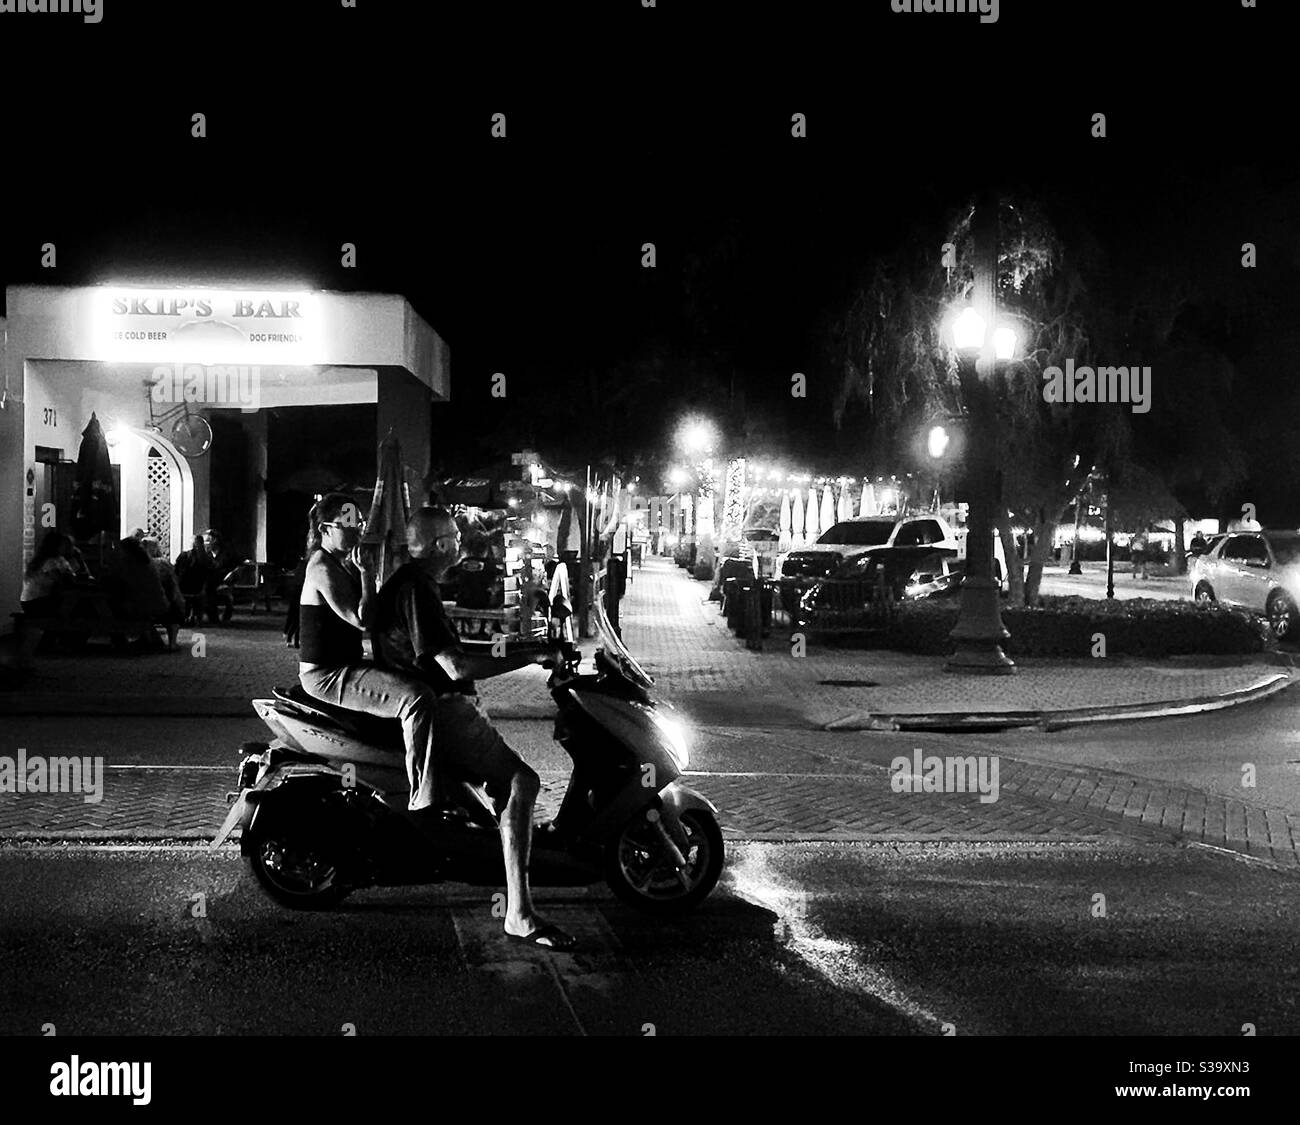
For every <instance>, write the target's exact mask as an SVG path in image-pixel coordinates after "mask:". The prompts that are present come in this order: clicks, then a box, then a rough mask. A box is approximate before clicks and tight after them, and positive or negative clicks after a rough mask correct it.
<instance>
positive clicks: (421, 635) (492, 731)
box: [371, 508, 577, 951]
mask: <svg viewBox="0 0 1300 1125" xmlns="http://www.w3.org/2000/svg"><path fill="white" fill-rule="evenodd" d="M406 544H407V551H408V553H409V555H410V559H411V561H410V562H408V563H406V564H405V565H404V566H402V567H400V568H399V569H398V570H397V571H395V572H394V574H393V575H392V577H390V578H389V579H388V581H387V582H385V583H384V587H383V589H382V590H381V591H380V592H379V594H378V597H377V601H376V605H375V610H374V620H373V623H372V624H371V640H372V642H373V645H374V652H375V660H376V662H377V663H378V664H379V665H380V666H381V667H383V668H385V669H387V670H389V671H391V672H394V673H397V674H398V675H401V676H404V677H411V678H415V679H418V680H421V681H422V682H423V683H425V684H427V685H428V687H429V689H430V690H431V691H432V692H433V695H434V700H435V702H434V707H433V740H434V748H435V754H436V756H437V767H438V768H439V769H441V770H443V771H455V772H456V773H458V774H460V775H462V776H467V777H470V778H474V779H476V780H482V781H483V782H484V783H485V787H486V789H487V792H488V795H489V796H490V797H491V798H492V801H493V803H494V804H495V806H496V809H497V811H498V813H499V818H500V823H501V845H502V850H503V852H504V855H505V869H506V890H507V903H506V919H505V932H506V936H507V937H508V938H511V939H512V940H515V941H523V942H529V943H531V944H534V945H540V946H543V947H545V948H548V949H555V950H562V951H567V950H570V949H572V948H573V947H574V946H575V945H576V944H577V943H576V941H575V940H574V938H573V937H572V936H570V935H569V934H566V933H565V932H564V931H563V930H561V929H560V928H559V927H558V926H554V925H549V924H547V923H546V922H544V921H543V920H542V919H541V918H539V917H538V915H537V913H536V911H535V910H534V908H533V900H532V893H531V891H530V889H529V886H528V856H529V851H530V848H531V845H532V827H533V808H534V806H535V805H536V803H537V794H538V792H539V791H540V789H541V781H540V779H539V778H538V776H537V773H536V772H535V771H534V770H533V769H531V768H530V767H529V766H528V765H527V763H525V762H524V760H523V759H522V758H520V757H519V755H518V754H516V753H515V752H514V750H512V749H511V748H510V747H509V746H508V745H506V742H505V740H504V739H503V738H502V737H501V735H500V734H499V733H498V732H497V730H496V728H495V727H493V726H492V724H491V723H490V722H489V721H488V717H487V714H486V712H485V711H484V710H483V707H482V705H481V704H480V703H479V700H478V693H477V690H476V689H475V687H474V681H475V680H479V679H486V678H488V677H489V676H499V675H501V674H502V673H504V672H511V671H514V670H515V669H516V668H522V667H523V666H524V665H526V664H533V663H537V662H538V661H539V660H540V659H541V658H542V657H544V656H548V655H549V654H550V646H549V645H548V644H546V643H543V642H533V641H518V642H515V643H514V644H512V645H511V646H510V650H509V652H508V653H507V654H506V655H505V656H502V657H494V656H475V655H470V654H468V653H466V652H465V651H464V649H463V648H462V647H461V644H460V641H459V638H458V637H457V635H456V631H455V630H454V629H453V628H452V626H451V622H450V621H448V619H447V615H446V612H445V611H444V610H443V607H442V599H441V597H440V595H439V592H438V582H439V581H440V580H441V579H442V578H443V576H444V575H445V574H446V572H447V570H448V569H449V568H450V567H451V566H452V565H453V564H454V563H456V562H457V561H458V560H459V558H460V531H459V529H458V528H457V526H456V520H455V518H454V517H453V516H452V515H451V513H449V512H448V511H447V510H446V509H445V508H421V509H420V510H419V511H417V512H415V513H414V514H413V515H412V516H411V518H410V521H409V522H408V523H407V526H406Z"/></svg>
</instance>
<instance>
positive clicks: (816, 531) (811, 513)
mask: <svg viewBox="0 0 1300 1125" xmlns="http://www.w3.org/2000/svg"><path fill="white" fill-rule="evenodd" d="M804 518H805V519H806V520H807V521H808V523H807V527H806V529H805V535H806V536H807V537H808V542H809V543H810V544H812V543H816V542H817V537H818V536H819V535H821V533H822V529H821V528H820V527H819V526H818V523H817V486H816V485H813V484H810V485H809V486H808V507H807V508H806V509H805V516H804Z"/></svg>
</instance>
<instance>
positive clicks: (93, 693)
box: [0, 559, 1283, 728]
mask: <svg viewBox="0 0 1300 1125" xmlns="http://www.w3.org/2000/svg"><path fill="white" fill-rule="evenodd" d="M707 594H708V588H707V584H706V583H703V582H698V581H695V580H693V579H691V578H689V577H687V575H686V574H685V572H683V571H682V570H680V569H679V568H678V567H676V566H674V565H673V564H672V563H671V562H668V561H667V560H663V559H649V560H647V562H646V565H645V566H644V567H643V568H642V569H641V570H638V571H635V572H634V573H633V576H632V581H631V582H630V584H629V586H628V592H627V596H626V597H625V599H624V601H623V605H622V607H621V618H622V628H623V637H624V640H625V641H626V643H627V645H628V647H629V649H630V650H631V651H632V652H633V654H634V655H635V656H636V657H637V658H638V659H639V660H640V661H641V662H642V664H643V665H644V666H645V668H646V670H647V671H648V672H650V674H651V675H653V676H654V677H655V679H656V684H657V687H658V689H659V693H660V694H661V695H662V696H663V697H664V698H665V699H668V700H670V701H672V702H673V703H674V704H676V705H677V706H679V707H681V708H682V709H683V710H684V711H685V712H686V713H687V714H688V715H690V716H691V717H693V718H694V719H695V720H696V721H697V722H702V723H710V724H713V725H720V726H721V725H725V726H769V727H773V726H775V727H780V726H794V727H802V728H808V727H821V726H824V725H825V724H827V723H830V722H833V721H836V720H843V719H844V718H845V717H846V716H851V715H854V714H860V713H864V712H872V713H900V712H901V713H913V714H916V713H920V714H928V715H936V714H954V715H955V714H962V713H967V712H971V711H982V712H1024V711H1058V710H1068V709H1071V708H1077V707H1095V706H1107V707H1120V706H1123V707H1133V706H1139V705H1156V704H1160V703H1165V702H1168V701H1173V700H1187V699H1193V698H1211V697H1217V696H1222V695H1224V694H1225V693H1231V692H1243V691H1249V690H1251V689H1255V688H1259V687H1260V686H1261V685H1263V684H1265V683H1266V682H1267V681H1268V680H1269V679H1270V678H1272V677H1276V676H1278V674H1279V673H1280V672H1282V671H1283V670H1282V669H1279V668H1277V667H1273V666H1270V665H1267V664H1265V663H1263V662H1261V661H1258V660H1246V659H1242V660H1233V659H1225V658H1218V659H1216V658H1204V659H1201V660H1197V659H1188V658H1180V659H1171V660H1165V661H1149V660H1148V661H1143V660H1136V659H1131V660H1126V659H1113V660H1073V661H1068V660H1022V661H1020V662H1019V669H1020V671H1019V673H1018V674H1017V675H1015V676H994V677H986V676H977V675H960V674H955V673H951V672H944V671H943V670H942V661H941V660H940V659H939V658H937V657H931V656H912V655H907V654H903V653H892V652H874V651H865V652H863V651H859V652H849V651H842V650H834V649H827V648H820V647H817V646H815V645H814V646H811V647H810V648H809V649H808V651H807V655H805V656H803V657H796V656H793V655H792V654H791V652H790V650H789V649H788V648H786V647H785V645H784V644H783V642H781V641H780V640H779V639H778V638H777V637H776V636H773V637H772V638H769V640H768V641H766V642H765V644H764V651H763V652H759V653H755V652H750V651H748V650H747V649H746V648H745V646H744V643H743V642H742V641H741V640H740V639H739V638H738V637H736V636H735V635H734V634H733V633H731V632H730V630H728V629H727V627H726V623H725V621H724V620H723V618H722V617H721V615H720V613H719V612H718V606H717V603H711V602H708V601H706V600H705V599H706V598H707ZM203 637H204V645H203V652H204V655H202V656H198V655H195V654H194V651H195V636H194V634H193V633H191V632H190V631H188V630H184V631H182V633H181V637H180V640H181V651H180V652H179V653H173V654H161V655H140V656H118V655H114V654H111V653H108V652H105V653H103V654H96V655H93V656H92V655H84V654H83V655H79V656H54V657H43V658H41V659H40V662H39V664H38V668H37V671H36V674H35V675H34V676H32V677H31V679H30V680H29V681H28V683H27V684H26V685H25V686H24V688H23V689H22V691H20V692H14V691H10V692H0V714H4V713H10V714H14V713H27V714H31V713H37V714H58V713H77V712H81V713H112V714H158V713H171V714H196V715H201V714H234V715H247V714H249V713H250V710H251V709H250V707H249V700H251V699H253V698H257V697H263V696H267V695H269V694H270V689H271V687H272V686H276V685H279V686H289V685H292V684H293V683H294V682H296V678H297V657H298V653H297V651H296V650H294V649H288V648H285V647H284V643H283V641H282V639H281V636H280V629H279V617H278V615H276V616H264V615H258V616H249V615H247V614H240V615H238V616H237V617H236V619H235V621H234V623H233V624H232V625H229V626H213V627H209V628H207V629H205V630H203ZM592 645H593V642H592V641H590V640H588V641H586V642H584V647H585V648H586V649H587V650H588V651H590V649H591V647H592ZM545 680H546V673H545V671H544V670H543V669H541V668H537V667H532V668H525V669H522V670H520V671H517V672H512V673H509V674H508V675H505V676H500V677H497V678H495V679H491V680H485V681H483V682H482V683H481V692H482V695H483V698H484V701H485V702H486V703H487V705H488V707H489V709H490V710H491V711H492V712H493V713H494V714H496V715H497V716H498V717H501V718H510V717H517V718H529V717H547V716H549V715H551V714H553V712H554V705H553V704H552V703H551V700H550V699H549V697H548V696H547V694H546V690H545ZM828 681H841V683H839V684H835V683H831V682H828ZM844 681H848V682H849V683H848V684H845V683H844ZM864 681H865V683H864Z"/></svg>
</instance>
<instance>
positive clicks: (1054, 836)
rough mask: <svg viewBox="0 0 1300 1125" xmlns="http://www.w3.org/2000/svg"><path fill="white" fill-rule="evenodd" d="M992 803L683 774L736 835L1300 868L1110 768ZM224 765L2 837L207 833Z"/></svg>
mask: <svg viewBox="0 0 1300 1125" xmlns="http://www.w3.org/2000/svg"><path fill="white" fill-rule="evenodd" d="M999 761H1000V770H999V773H1000V783H999V798H998V800H997V801H995V802H990V803H987V804H983V803H981V802H980V800H979V797H978V795H977V794H961V793H954V794H937V793H936V794H924V793H917V794H907V793H895V792H894V791H893V790H892V788H891V787H890V784H889V774H888V771H887V770H886V769H884V768H883V767H877V768H876V769H874V770H870V771H868V772H865V773H860V774H852V775H827V774H713V773H699V774H691V775H688V776H687V778H686V779H685V780H686V782H687V783H688V784H690V785H691V786H693V787H695V788H698V789H699V790H700V791H701V792H702V793H704V795H705V796H707V797H708V798H709V799H710V800H712V801H713V802H714V803H715V804H716V805H717V806H718V808H719V811H720V813H721V819H722V825H723V828H724V831H725V832H726V834H727V836H728V837H729V838H731V839H736V840H783V841H803V840H839V841H878V840H935V841H939V840H944V841H951V840H989V841H1042V842H1065V841H1072V840H1096V839H1114V838H1117V837H1118V838H1124V839H1129V840H1133V841H1136V842H1142V843H1166V844H1176V843H1184V844H1185V843H1190V842H1196V843H1202V844H1208V845H1211V846H1214V847H1218V848H1223V849H1225V850H1228V851H1232V852H1236V853H1239V854H1241V855H1246V856H1251V857H1253V858H1256V859H1261V860H1266V861H1269V862H1272V863H1274V864H1277V865H1279V866H1281V867H1283V868H1287V869H1290V870H1300V853H1298V852H1297V845H1298V843H1300V818H1297V817H1294V816H1291V815H1289V814H1287V813H1284V812H1282V811H1280V810H1277V809H1271V808H1264V807H1260V806H1256V805H1246V804H1243V803H1242V802H1240V801H1237V800H1234V799H1231V798H1226V797H1221V796H1217V795H1215V794H1210V793H1204V792H1201V791H1198V790H1190V789H1180V788H1178V787H1176V786H1171V785H1166V784H1162V783H1160V782H1154V781H1149V780H1146V779H1142V778H1135V777H1130V776H1128V775H1125V774H1121V773H1117V772H1114V771H1110V770H1099V769H1094V768H1085V767H1078V766H1049V765H1043V764H1039V763H1030V762H1020V761H1017V760H1015V759H1010V758H1006V757H1002V758H1000V760H999ZM566 781H567V778H566V777H565V776H564V775H562V774H559V773H556V772H553V771H547V772H544V773H543V777H542V795H541V798H540V799H539V801H538V810H537V815H538V817H539V818H545V817H550V816H553V815H554V813H555V811H556V809H557V808H558V806H559V802H560V799H561V797H562V795H563V787H564V785H565V784H566ZM233 783H234V768H233V766H232V767H222V768H220V769H200V768H195V767H168V768H142V767H138V766H123V767H110V768H109V770H108V774H107V777H106V779H105V784H104V799H103V800H102V801H101V802H100V803H98V804H87V803H85V802H84V801H83V799H82V797H81V796H80V795H77V794H72V795H62V794H60V795H50V794H30V793H28V794H22V795H12V794H11V795H6V796H5V797H4V798H3V799H0V838H4V839H7V840H10V841H22V840H39V839H47V840H48V839H55V840H76V841H104V840H115V841H125V840H193V841H196V842H197V841H203V840H210V839H211V838H212V837H213V835H214V834H215V833H216V831H217V828H218V827H219V826H220V825H221V822H222V821H223V820H224V819H225V815H226V812H227V805H226V803H225V793H226V792H227V791H228V790H229V789H230V787H231V786H232V785H233Z"/></svg>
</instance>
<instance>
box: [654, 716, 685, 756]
mask: <svg viewBox="0 0 1300 1125" xmlns="http://www.w3.org/2000/svg"><path fill="white" fill-rule="evenodd" d="M650 718H651V719H652V720H654V724H655V726H657V727H658V728H659V733H660V734H662V735H663V737H664V741H665V742H666V743H668V749H669V750H670V751H671V753H672V756H673V758H674V760H675V761H676V762H677V768H678V769H681V770H684V769H685V768H686V767H687V765H688V764H689V763H690V760H691V752H690V747H689V745H688V742H687V737H686V725H685V724H684V723H683V722H681V721H680V720H679V719H675V718H673V717H672V716H671V715H665V714H664V713H663V712H661V711H651V712H650Z"/></svg>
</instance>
